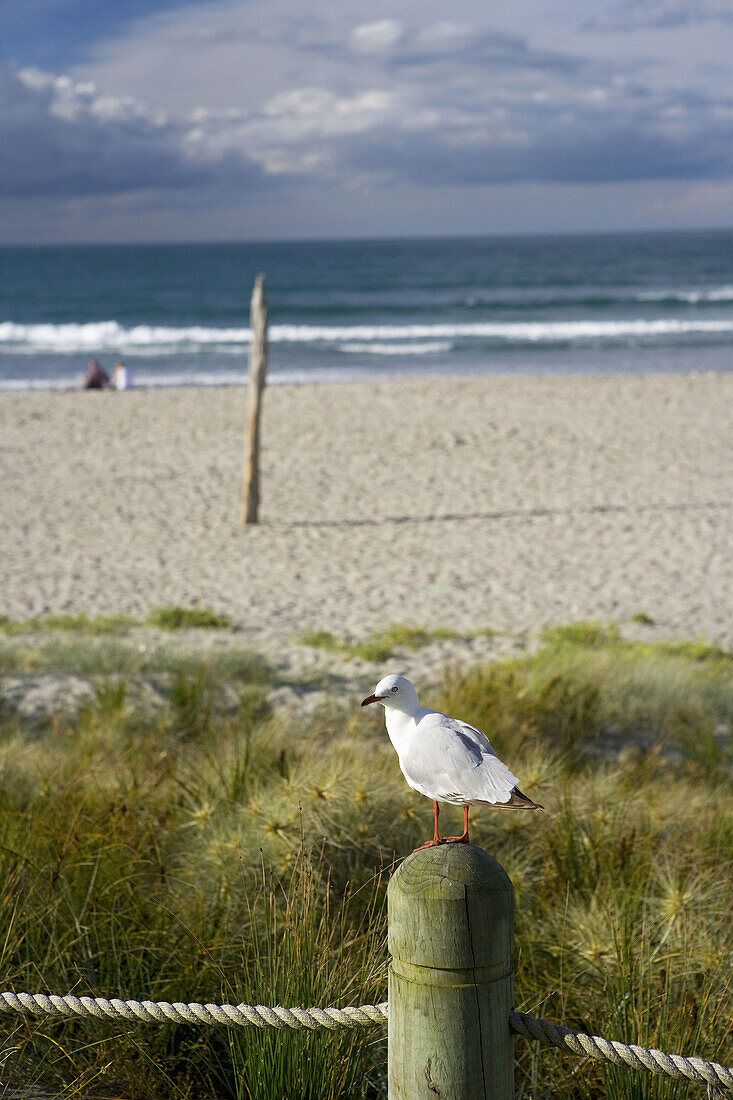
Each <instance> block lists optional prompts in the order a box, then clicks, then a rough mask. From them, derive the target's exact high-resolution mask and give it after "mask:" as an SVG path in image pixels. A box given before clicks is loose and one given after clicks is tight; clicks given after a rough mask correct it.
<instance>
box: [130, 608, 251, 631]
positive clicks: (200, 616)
mask: <svg viewBox="0 0 733 1100" xmlns="http://www.w3.org/2000/svg"><path fill="white" fill-rule="evenodd" d="M146 622H147V624H148V626H155V627H157V628H158V629H159V630H189V629H191V628H195V629H198V630H231V628H232V621H231V619H228V618H227V616H226V615H219V614H218V613H217V612H216V611H212V610H211V609H210V608H208V607H153V608H151V609H150V611H149V612H148V617H147V620H146Z"/></svg>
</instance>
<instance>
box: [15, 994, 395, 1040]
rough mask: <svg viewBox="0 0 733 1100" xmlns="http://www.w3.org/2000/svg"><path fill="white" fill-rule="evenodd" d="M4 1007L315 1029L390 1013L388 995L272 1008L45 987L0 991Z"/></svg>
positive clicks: (372, 1020) (362, 1023)
mask: <svg viewBox="0 0 733 1100" xmlns="http://www.w3.org/2000/svg"><path fill="white" fill-rule="evenodd" d="M0 1012H17V1013H20V1014H21V1015H25V1014H27V1013H32V1014H33V1015H36V1016H67V1017H68V1016H92V1017H94V1019H96V1020H127V1021H128V1022H130V1023H134V1022H136V1021H138V1020H141V1021H143V1022H145V1023H166V1022H167V1021H170V1022H172V1023H175V1024H210V1025H214V1024H227V1025H231V1024H234V1025H235V1026H237V1027H250V1026H251V1027H263V1028H264V1027H274V1028H293V1029H294V1030H295V1031H315V1030H318V1029H319V1028H325V1029H326V1030H327V1031H335V1030H336V1029H337V1028H340V1027H348V1028H360V1027H370V1026H372V1025H373V1024H378V1023H382V1022H383V1021H384V1020H386V1019H387V1003H386V1001H385V1002H384V1003H382V1004H378V1005H361V1006H360V1007H359V1008H282V1007H281V1006H280V1005H278V1006H276V1007H275V1008H268V1006H267V1005H226V1004H225V1005H213V1004H205V1005H202V1004H197V1003H195V1002H194V1003H193V1004H183V1003H182V1002H180V1001H176V1002H175V1003H174V1004H169V1002H168V1001H120V1000H117V999H116V998H115V999H114V1000H111V1001H108V1000H107V999H106V998H105V997H75V996H73V994H68V995H67V996H65V997H59V996H57V995H55V994H53V993H52V994H49V995H48V996H47V995H46V994H45V993H0Z"/></svg>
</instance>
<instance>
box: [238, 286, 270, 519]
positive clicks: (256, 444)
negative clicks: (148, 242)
mask: <svg viewBox="0 0 733 1100" xmlns="http://www.w3.org/2000/svg"><path fill="white" fill-rule="evenodd" d="M249 315H250V325H251V328H252V345H251V347H250V352H249V394H248V398H247V440H246V453H245V470H244V503H243V505H242V523H243V524H247V523H257V513H258V510H259V505H260V406H261V403H262V390H263V389H264V386H265V376H266V375H267V301H266V300H265V276H264V275H258V276H257V278H256V279H255V285H254V289H253V291H252V303H251V306H250V314H249Z"/></svg>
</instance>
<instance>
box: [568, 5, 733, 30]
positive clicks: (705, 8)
mask: <svg viewBox="0 0 733 1100" xmlns="http://www.w3.org/2000/svg"><path fill="white" fill-rule="evenodd" d="M713 21H719V22H721V23H733V4H731V0H622V2H621V3H618V4H614V5H612V6H611V7H610V8H609V9H608V11H606V12H604V13H603V14H601V15H598V16H596V17H595V18H594V19H589V20H587V22H586V23H585V24H584V27H585V29H587V30H607V31H621V32H631V31H636V30H641V29H643V28H651V29H654V30H666V29H669V28H673V27H689V26H692V25H693V24H696V23H710V22H713Z"/></svg>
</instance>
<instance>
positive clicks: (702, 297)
mask: <svg viewBox="0 0 733 1100" xmlns="http://www.w3.org/2000/svg"><path fill="white" fill-rule="evenodd" d="M636 300H637V301H638V302H687V303H689V305H697V304H698V303H700V302H733V286H718V287H712V288H710V289H709V290H647V291H642V292H641V293H640V294H637V296H636Z"/></svg>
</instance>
